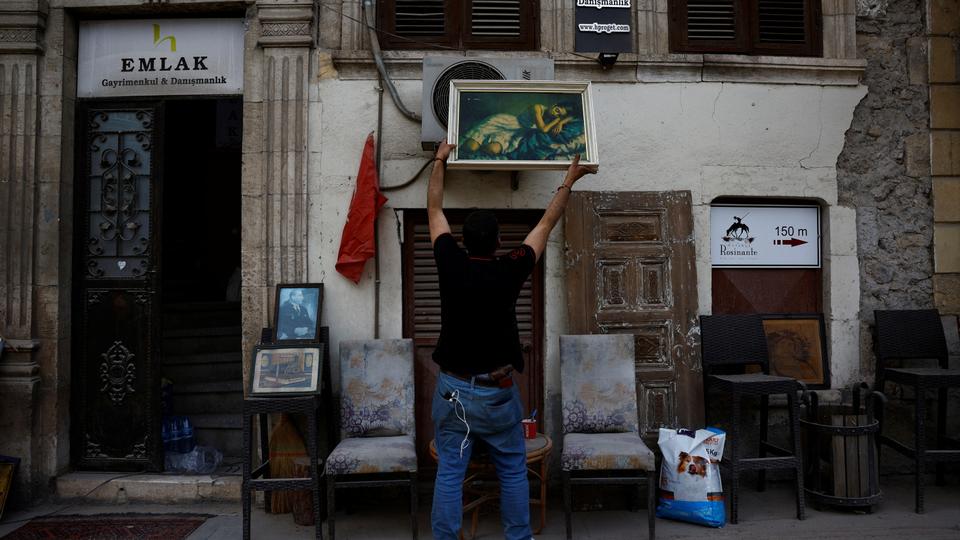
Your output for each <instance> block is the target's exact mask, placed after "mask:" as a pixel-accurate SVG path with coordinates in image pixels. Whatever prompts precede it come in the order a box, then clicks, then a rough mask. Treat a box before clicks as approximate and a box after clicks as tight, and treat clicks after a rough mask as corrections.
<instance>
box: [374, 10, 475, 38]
mask: <svg viewBox="0 0 960 540" xmlns="http://www.w3.org/2000/svg"><path fill="white" fill-rule="evenodd" d="M377 11H378V12H379V13H378V16H379V19H380V29H381V30H383V32H381V33H380V42H381V46H382V47H384V48H388V49H423V48H429V45H428V46H424V45H423V44H424V43H428V44H434V45H445V46H455V45H456V33H457V24H456V23H457V21H458V20H459V16H458V15H459V12H458V9H457V6H456V2H447V1H446V0H382V1H381V2H380V3H379V7H378V9H377Z"/></svg>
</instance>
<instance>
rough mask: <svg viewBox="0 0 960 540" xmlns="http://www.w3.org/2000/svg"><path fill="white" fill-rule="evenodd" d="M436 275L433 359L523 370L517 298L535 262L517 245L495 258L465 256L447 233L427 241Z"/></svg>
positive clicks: (458, 369) (478, 368) (444, 364)
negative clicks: (437, 293) (436, 319)
mask: <svg viewBox="0 0 960 540" xmlns="http://www.w3.org/2000/svg"><path fill="white" fill-rule="evenodd" d="M433 257H434V259H435V260H436V261H437V272H438V274H439V277H440V309H441V313H440V322H441V328H440V339H439V340H438V341H437V348H436V350H434V351H433V361H434V362H436V363H437V364H439V365H440V367H441V368H443V369H446V370H449V371H453V372H455V373H462V374H473V375H478V374H481V373H489V372H491V371H493V370H494V369H496V368H498V367H501V366H505V365H507V364H512V365H513V367H514V368H516V370H517V371H521V372H522V371H523V353H522V352H521V349H520V332H519V330H518V329H517V311H516V305H517V297H518V296H520V289H521V288H522V287H523V283H524V282H525V281H526V280H527V277H528V276H529V275H530V272H531V271H532V270H533V266H534V265H535V264H536V262H537V257H536V254H535V253H534V251H533V248H532V247H530V246H528V245H523V246H520V247H519V248H517V249H515V250H513V251H511V252H510V253H508V254H506V255H503V256H500V257H490V258H481V257H470V256H468V255H467V252H466V251H465V250H464V249H462V248H461V247H460V246H458V245H457V241H456V240H454V238H453V236H452V235H451V234H449V233H447V234H442V235H440V236H438V237H437V240H436V241H435V242H434V244H433Z"/></svg>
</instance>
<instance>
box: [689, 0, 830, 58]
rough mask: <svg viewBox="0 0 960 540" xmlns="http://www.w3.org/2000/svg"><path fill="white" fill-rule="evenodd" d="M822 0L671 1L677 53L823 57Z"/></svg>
mask: <svg viewBox="0 0 960 540" xmlns="http://www.w3.org/2000/svg"><path fill="white" fill-rule="evenodd" d="M820 36H821V32H820V3H819V1H817V0H678V1H676V2H670V47H671V50H672V51H674V52H691V53H711V52H713V53H746V54H769V55H792V56H818V55H820V51H821V37H820Z"/></svg>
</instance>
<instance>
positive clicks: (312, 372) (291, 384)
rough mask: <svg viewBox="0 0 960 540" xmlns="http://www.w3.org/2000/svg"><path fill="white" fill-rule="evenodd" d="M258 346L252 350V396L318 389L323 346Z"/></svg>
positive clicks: (303, 392) (311, 391)
mask: <svg viewBox="0 0 960 540" xmlns="http://www.w3.org/2000/svg"><path fill="white" fill-rule="evenodd" d="M324 346H325V345H324V344H321V345H320V346H319V347H285V346H259V347H257V348H256V349H255V350H254V352H253V370H252V371H253V376H252V385H251V388H250V394H251V395H258V394H259V395H262V394H287V395H289V394H297V395H299V394H310V393H313V392H316V391H317V384H318V381H319V375H320V369H321V367H322V366H321V362H322V361H323V355H322V351H323V347H324Z"/></svg>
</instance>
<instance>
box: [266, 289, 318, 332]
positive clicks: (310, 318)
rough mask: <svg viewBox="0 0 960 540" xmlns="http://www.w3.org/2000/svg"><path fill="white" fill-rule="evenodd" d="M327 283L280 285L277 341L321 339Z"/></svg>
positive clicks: (275, 321)
mask: <svg viewBox="0 0 960 540" xmlns="http://www.w3.org/2000/svg"><path fill="white" fill-rule="evenodd" d="M322 308H323V283H290V284H288V283H282V284H279V285H277V302H276V308H275V311H274V317H273V321H274V324H275V325H276V331H275V332H274V343H277V344H283V343H316V342H317V341H319V339H320V312H321V310H322Z"/></svg>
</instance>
